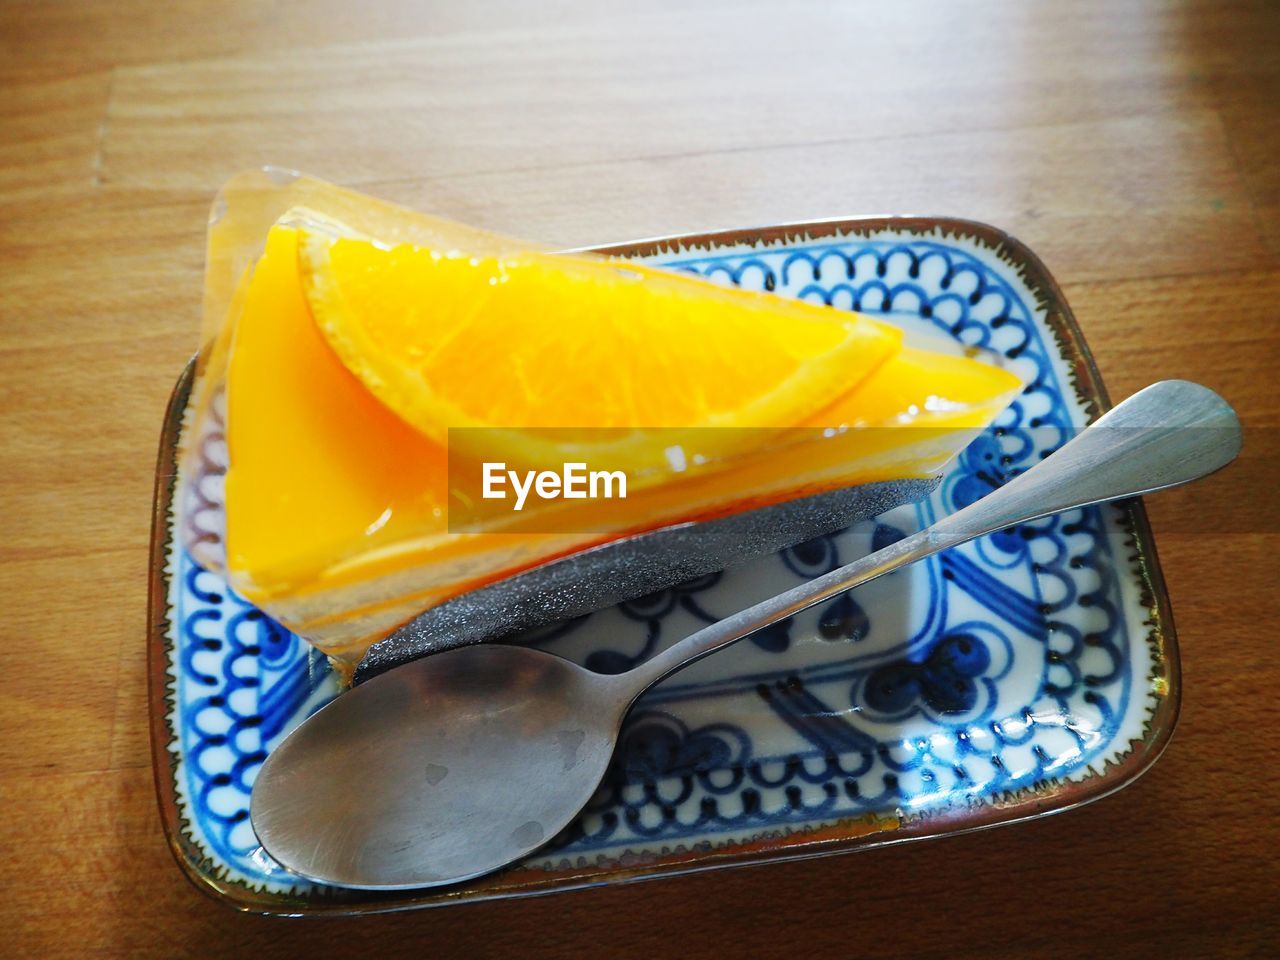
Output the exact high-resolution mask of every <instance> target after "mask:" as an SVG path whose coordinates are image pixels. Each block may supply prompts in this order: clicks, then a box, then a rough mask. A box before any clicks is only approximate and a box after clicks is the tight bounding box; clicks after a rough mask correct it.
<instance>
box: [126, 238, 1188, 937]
mask: <svg viewBox="0 0 1280 960" xmlns="http://www.w3.org/2000/svg"><path fill="white" fill-rule="evenodd" d="M607 252H609V253H612V254H616V255H619V256H628V257H638V258H641V259H644V260H646V261H649V262H652V263H658V264H663V265H668V266H671V267H672V268H675V269H680V270H686V271H689V272H692V273H697V274H701V275H703V276H707V277H710V278H712V279H716V280H719V281H721V282H725V283H732V284H739V285H741V286H744V287H751V288H757V289H759V288H765V289H770V290H776V291H777V292H778V293H780V294H783V295H788V296H797V297H802V298H806V299H811V300H814V301H819V302H826V303H830V304H832V305H834V306H836V307H839V308H844V309H857V310H862V311H864V312H868V313H871V314H873V315H881V316H887V317H889V318H891V319H893V320H894V321H895V322H898V323H900V324H901V325H903V326H904V327H907V328H909V329H917V330H920V331H928V332H932V333H934V334H942V335H945V336H950V337H953V338H955V339H957V340H960V341H962V342H963V343H965V344H970V345H978V346H983V347H986V348H988V349H991V350H995V351H998V352H1000V353H1002V354H1003V355H1004V356H1005V357H1006V358H1007V359H1008V362H1009V364H1010V365H1011V366H1012V367H1013V368H1014V369H1015V370H1016V371H1017V372H1019V373H1020V374H1022V375H1023V377H1024V379H1025V381H1026V382H1027V384H1028V386H1027V388H1026V390H1025V391H1024V392H1023V394H1022V396H1021V397H1020V398H1019V399H1018V400H1017V401H1016V402H1015V403H1014V404H1013V405H1012V406H1011V407H1010V408H1009V409H1008V410H1007V411H1006V412H1005V413H1004V414H1003V415H1001V417H1000V418H999V420H998V421H997V423H996V424H995V425H994V426H993V428H992V429H991V430H989V431H988V432H987V433H986V434H985V435H983V436H981V437H980V438H979V439H978V440H976V441H975V442H974V443H973V444H971V445H970V446H969V448H968V449H966V450H965V451H964V452H963V454H962V455H961V456H960V457H959V459H958V460H957V462H955V463H954V464H953V465H952V467H951V469H950V471H949V472H948V474H947V476H946V477H945V479H944V481H943V483H942V485H941V486H940V488H939V489H938V491H937V493H936V494H935V495H934V496H933V497H932V498H931V499H930V500H929V501H927V502H924V503H921V504H918V505H916V506H913V507H905V508H900V509H898V510H895V511H893V512H892V513H890V514H886V515H885V516H882V517H880V518H878V519H877V520H875V521H873V522H869V523H866V524H863V525H860V526H859V527H857V528H854V529H850V530H848V531H845V532H843V533H840V534H836V535H833V536H828V537H822V538H820V539H818V540H814V541H811V542H808V543H804V544H801V545H799V546H796V547H793V548H791V549H789V550H786V551H784V552H782V553H780V554H778V555H776V556H771V557H767V558H763V559H761V560H758V561H756V562H753V563H750V564H747V565H744V566H740V567H736V568H732V569H730V570H728V571H726V572H724V573H721V574H714V575H711V576H707V577H703V578H700V579H698V580H696V581H694V582H692V583H688V584H685V585H683V586H680V587H677V588H675V589H672V590H667V591H663V592H662V593H660V594H657V595H653V596H648V597H644V598H642V599H638V600H633V601H631V602H628V603H624V604H621V605H619V606H617V607H614V608H611V609H607V610H603V611H600V612H599V613H596V614H593V615H591V616H589V617H586V618H584V619H580V620H577V621H573V622H570V623H567V624H564V625H562V626H560V627H558V628H556V629H553V630H550V631H544V632H543V633H542V634H541V635H539V636H537V637H530V638H528V642H531V643H537V644H539V645H540V646H544V647H546V648H548V649H551V650H554V651H556V652H558V653H561V654H564V655H566V656H569V657H571V658H573V659H575V660H578V661H579V662H583V663H586V664H587V665H588V666H590V667H592V668H594V669H598V670H602V671H608V672H611V671H614V670H618V669H622V668H625V667H627V666H630V665H631V664H633V663H635V662H638V661H639V660H640V659H643V658H645V657H648V656H650V655H652V654H653V653H654V652H655V651H656V650H658V649H660V648H662V647H663V646H664V645H666V644H668V643H670V642H673V641H674V640H676V639H679V638H680V637H682V636H685V635H686V634H687V633H689V632H690V631H692V630H694V629H696V628H697V627H698V626H700V625H701V624H704V623H707V622H710V621H712V620H715V619H718V618H720V617H722V616H724V615H726V614H728V613H731V612H733V611H735V610H738V609H740V608H741V607H743V606H745V605H747V604H748V603H750V602H752V601H753V600H755V599H758V598H761V597H764V596H766V595H769V594H772V593H776V592H778V591H780V590H783V589H785V588H787V587H789V586H792V585H793V584H795V583H796V582H798V581H800V580H803V579H807V578H810V577H813V576H816V575H818V574H821V573H824V572H825V571H827V570H830V569H832V568H833V567H835V566H837V565H839V564H841V563H846V562H848V561H849V560H851V559H853V558H855V557H857V556H858V555H860V554H862V553H865V552H868V551H870V550H872V549H874V548H876V547H879V546H881V545H883V544H884V543H886V542H888V541H890V540H892V539H894V538H897V537H900V536H902V535H904V534H905V533H907V532H910V531H912V530H915V529H918V528H919V527H921V526H922V525H925V524H928V523H929V522H931V521H932V520H933V519H934V518H935V517H937V516H940V515H942V514H945V513H948V512H950V511H952V510H955V509H956V508H957V507H959V506H962V505H964V504H966V503H969V502H971V501H972V500H974V499H976V498H978V497H980V496H982V495H983V494H984V493H985V492H987V491H988V490H990V489H991V488H992V487H994V486H997V485H999V484H1000V483H1002V482H1003V481H1004V480H1006V479H1007V478H1008V477H1010V476H1011V475H1013V474H1014V473H1016V472H1017V471H1019V470H1021V469H1024V468H1025V467H1027V466H1029V465H1030V464H1032V463H1035V462H1036V461H1038V460H1039V459H1040V458H1041V457H1043V456H1045V455H1047V454H1048V453H1049V452H1050V451H1052V450H1053V449H1054V448H1055V447H1057V446H1058V445H1060V444H1061V443H1062V442H1063V440H1064V439H1066V437H1067V436H1068V435H1069V434H1070V433H1071V432H1072V431H1073V430H1075V429H1077V428H1079V427H1080V426H1082V425H1084V424H1085V423H1087V422H1088V421H1089V420H1090V419H1091V417H1093V416H1096V415H1097V414H1098V413H1099V412H1100V410H1101V409H1102V408H1103V407H1104V406H1105V398H1104V397H1103V395H1102V393H1101V387H1100V385H1099V382H1098V379H1097V375H1096V372H1095V370H1094V368H1093V365H1092V362H1091V360H1090V358H1089V357H1088V354H1087V352H1086V350H1085V347H1084V344H1083V340H1082V338H1081V336H1080V332H1079V329H1078V328H1077V327H1076V325H1075V323H1074V321H1073V320H1072V318H1071V316H1070V313H1069V311H1068V309H1067V307H1066V305H1065V303H1064V302H1063V301H1062V297H1061V294H1060V292H1059V291H1058V289H1057V287H1056V285H1055V284H1054V283H1053V281H1052V279H1051V278H1050V277H1049V276H1048V274H1047V273H1046V271H1045V269H1044V267H1043V266H1042V265H1041V264H1040V262H1039V261H1038V260H1037V259H1036V258H1035V257H1034V255H1032V254H1031V253H1030V252H1029V251H1028V250H1026V249H1025V248H1024V247H1022V246H1021V245H1020V244H1019V243H1018V242H1017V241H1014V240H1012V239H1011V238H1009V237H1007V236H1006V235H1004V234H1002V233H1000V232H999V231H997V230H994V229H993V228H990V227H986V226H983V225H981V224H975V223H969V222H965V221H953V220H934V219H918V218H877V219H860V220H847V221H838V222H836V221H832V222H823V223H814V224H802V225H795V226H786V227H775V228H770V229H768V230H764V231H739V232H732V233H722V234H713V235H707V236H699V237H685V238H674V239H666V240H659V241H647V242H643V243H638V244H630V245H625V246H620V247H611V248H608V250H607ZM191 378H192V372H191V370H190V369H189V370H188V371H187V372H186V374H184V376H183V378H182V380H181V381H180V382H179V385H178V388H177V390H176V391H175V394H174V399H173V402H172V405H171V408H170V411H169V415H168V419H167V423H166V429H165V434H164V437H163V441H162V447H161V452H160V468H159V472H158V481H157V497H156V515H155V516H156V520H155V528H154V538H153V539H154V544H153V564H154V569H153V591H152V600H151V606H152V611H151V612H152V618H151V678H152V714H153V716H152V723H153V745H154V754H155V761H156V765H157V771H158V776H157V781H158V784H159V793H160V801H161V808H162V811H163V814H164V819H165V823H166V827H167V829H168V831H169V836H170V840H171V842H172V845H173V847H174V850H175V853H176V854H177V856H178V859H179V862H180V863H181V864H182V865H183V866H184V867H185V868H186V870H187V872H188V873H189V874H190V876H191V877H192V878H193V879H195V880H196V881H197V883H198V885H200V886H202V887H205V888H207V889H210V890H212V891H214V892H216V893H218V894H220V895H222V896H225V897H227V898H228V899H230V900H231V901H233V903H234V904H235V905H236V906H238V907H240V908H242V909H246V910H255V911H261V912H269V913H310V912H364V911H370V910H387V909H402V908H405V907H409V906H419V905H421V906H425V905H431V904H439V903H447V902H451V901H456V900H466V899H476V898H483V897H501V896H508V895H518V894H527V893H533V892H539V891H549V890H554V889H559V888H563V887H566V886H577V885H584V884H592V883H602V882H610V881H616V880H624V879H630V878H634V877H637V876H646V875H653V874H660V873H666V872H672V873H674V872H680V871H687V870H690V869H698V868H705V867H712V866H720V865H730V864H735V863H742V862H749V861H755V860H760V859H767V858H774V857H796V856H805V855H817V854H822V853H828V852H832V851H835V850H839V849H844V848H851V847H859V846H871V845H876V844H881V843H888V842H893V841H897V840H905V839H911V838H918V837H926V836H935V835H939V834H944V833H949V832H954V831H959V830H967V829H973V828H976V827H982V826H989V825H993V824H997V823H1003V822H1008V821H1012V820H1018V819H1023V818H1026V817H1029V816H1035V815H1037V814H1042V813H1048V812H1052V811H1056V810H1061V809H1065V808H1067V807H1070V806H1073V805H1076V804H1078V803H1081V802H1084V801H1087V800H1090V799H1093V798H1096V797H1098V796H1101V795H1103V794H1105V793H1108V792H1110V791H1112V790H1115V789H1117V788H1118V787H1120V786H1122V785H1123V784H1125V783H1127V782H1128V781H1130V780H1132V779H1133V778H1134V777H1136V776H1137V775H1138V774H1139V773H1141V772H1142V771H1143V770H1144V769H1145V768H1146V767H1147V766H1148V765H1150V764H1151V763H1152V762H1153V761H1154V760H1155V758H1156V757H1157V756H1158V755H1159V753H1160V751H1161V749H1162V748H1163V746H1164V744H1165V743H1166V741H1167V740H1168V737H1169V735H1170V733H1171V732H1172V727H1173V721H1174V718H1175V716H1176V713H1177V702H1178V686H1177V679H1178V671H1177V658H1176V645H1175V641H1174V636H1173V628H1172V623H1171V621H1170V618H1169V612H1168V607H1167V604H1166V602H1165V599H1164V591H1163V586H1162V584H1161V582H1160V576H1159V570H1158V567H1157V565H1156V559H1155V554H1154V551H1153V549H1152V547H1151V542H1150V535H1149V531H1148V529H1147V526H1146V523H1145V520H1144V517H1143V513H1142V510H1141V507H1140V506H1139V505H1137V504H1129V505H1109V506H1104V507H1100V508H1090V509H1087V510H1078V511H1075V512H1072V513H1068V514H1063V515H1060V516H1056V517H1051V518H1048V519H1046V520H1041V521H1037V522H1035V523H1033V524H1027V525H1024V526H1022V527H1019V528H1016V529H1010V530H1007V531H1004V532H1001V533H998V534H995V535H992V536H989V537H986V538H984V539H983V540H981V541H978V542H975V543H972V544H968V545H966V546H963V547H960V548H958V549H955V550H952V551H950V552H948V553H946V554H943V555H941V556H940V557H937V558H934V559H932V560H929V561H926V562H924V563H921V564H917V565H916V566H915V567H914V568H912V569H910V570H906V571H902V572H900V573H897V574H895V575H893V576H891V577H888V578H885V579H883V580H880V581H877V582H875V583H872V584H869V585H867V586H865V587H863V588H860V589H858V590H857V591H855V592H854V593H852V594H849V595H845V596H842V597H839V598H837V599H835V600H832V601H829V602H828V603H826V604H825V605H823V606H821V607H818V608H816V609H815V610H812V611H808V612H806V613H804V614H801V615H799V616H798V617H796V618H795V619H794V620H793V621H789V622H786V623H783V624H780V625H778V626H776V627H773V628H770V629H768V630H765V631H763V632H761V633H760V634H757V635H756V636H754V637H752V638H751V639H750V640H749V641H744V642H743V643H740V644H738V645H736V646H735V647H734V648H733V649H731V650H728V651H725V652H724V653H722V654H719V655H717V656H716V657H713V658H710V659H708V660H705V661H702V662H701V663H699V664H696V665H695V666H693V667H692V668H690V669H688V670H686V671H684V672H682V673H680V674H679V675H678V676H676V677H673V678H672V679H671V680H669V681H668V682H666V683H664V684H662V685H661V686H659V687H658V688H656V689H655V690H653V691H651V692H650V694H649V695H647V696H646V697H644V699H643V700H642V701H641V702H640V704H639V705H638V706H637V709H636V710H635V711H634V712H633V713H632V715H631V717H630V719H629V720H628V722H627V724H626V727H625V729H624V732H623V738H622V744H621V747H620V749H619V751H618V755H617V758H616V761H615V764H614V766H613V767H612V768H611V771H610V773H609V775H608V777H607V779H606V782H605V783H604V785H603V786H602V788H601V789H600V791H599V792H598V794H597V795H596V797H595V798H594V800H593V801H592V802H591V804H590V806H589V808H588V810H587V811H586V812H585V813H584V815H583V816H582V817H581V818H580V819H579V820H578V821H577V822H576V823H575V824H573V825H572V826H571V827H570V828H569V829H568V830H567V831H565V833H564V834H562V835H561V836H559V837H557V838H556V840H555V841H554V842H553V843H552V845H551V846H550V847H548V848H547V849H545V850H543V851H542V852H540V853H538V854H536V855H535V856H533V857H531V858H530V859H529V860H528V861H526V862H524V863H522V864H519V865H517V866H516V867H514V868H512V869H511V870H508V871H506V872H503V873H500V874H498V875H495V876H492V877H488V878H483V879H480V880H477V881H474V882H471V883H468V884H465V885H462V886H460V887H457V888H453V889H450V890H447V891H445V892H440V891H434V892H432V891H424V892H422V893H420V894H416V895H415V894H412V893H410V894H408V895H406V894H404V893H396V894H389V895H385V896H382V895H374V894H369V893H365V892H359V891H346V890H338V889H334V888H326V887H319V886H316V885H313V884H310V883H306V882H303V881H299V880H298V879H296V878H294V877H292V876H291V875H289V874H288V873H286V872H285V871H284V870H282V869H281V868H280V867H279V866H278V865H276V864H275V863H273V862H272V861H271V860H270V858H269V857H267V856H266V855H265V854H264V852H263V851H262V848H261V847H260V846H259V845H258V843H257V842H256V840H255V838H254V835H253V831H252V830H251V828H250V826H249V821H248V809H249V792H250V789H251V788H252V785H253V779H254V776H255V774H256V772H257V770H258V768H259V767H260V766H261V764H262V761H263V759H264V758H265V757H266V756H267V754H268V753H270V751H271V749H272V748H273V747H274V746H275V745H276V744H277V743H279V742H280V740H281V738H283V737H284V736H285V734H286V733H288V731H289V730H290V729H292V727H293V726H294V725H296V724H297V723H298V722H299V721H300V720H302V719H303V718H305V717H306V716H307V715H308V714H309V713H310V712H312V711H314V710H315V709H317V708H318V707H319V706H321V705H322V704H324V703H325V702H326V701H327V700H329V699H330V698H331V697H333V696H334V695H335V694H336V693H337V691H338V685H337V682H336V679H335V677H334V675H333V673H332V672H331V671H330V669H329V667H328V665H327V663H326V662H325V661H324V659H323V658H321V657H318V656H317V655H316V654H315V653H314V652H313V651H312V650H311V648H310V647H308V646H307V644H305V643H304V642H302V641H301V640H299V639H298V638H297V637H295V636H293V635H291V634H290V633H289V632H288V631H286V630H284V629H283V628H281V627H280V626H279V625H278V624H276V623H274V622H273V621H272V620H270V619H269V618H268V617H266V616H265V615H263V614H262V613H261V612H259V611H258V610H256V609H254V608H253V607H252V606H250V605H249V604H248V603H246V602H245V601H244V600H242V599H240V598H239V597H237V596H236V595H235V594H234V593H232V591H231V590H230V589H228V587H227V585H226V583H225V582H224V581H223V580H222V579H221V578H220V577H219V576H217V575H215V574H213V573H210V572H208V571H206V570H203V569H201V568H200V567H199V566H198V565H197V564H196V563H195V561H194V560H192V558H191V557H190V556H189V555H188V554H187V553H186V552H185V551H184V550H183V549H182V548H181V547H180V546H179V545H178V540H177V538H175V536H174V531H175V525H176V523H177V522H179V520H180V518H178V517H176V516H175V511H174V509H173V490H174V480H175V473H176V466H175V451H176V449H177V447H178V443H179V440H180V434H181V430H182V424H183V422H184V419H185V413H186V406H187V400H188V396H189V393H190V386H191Z"/></svg>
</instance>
